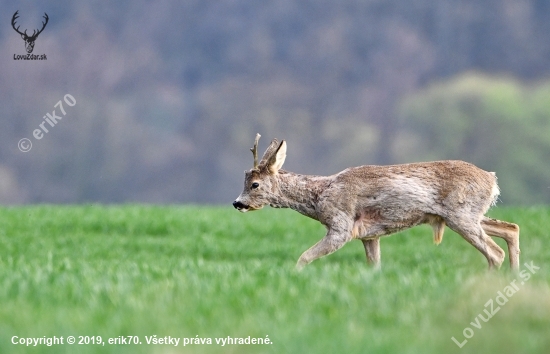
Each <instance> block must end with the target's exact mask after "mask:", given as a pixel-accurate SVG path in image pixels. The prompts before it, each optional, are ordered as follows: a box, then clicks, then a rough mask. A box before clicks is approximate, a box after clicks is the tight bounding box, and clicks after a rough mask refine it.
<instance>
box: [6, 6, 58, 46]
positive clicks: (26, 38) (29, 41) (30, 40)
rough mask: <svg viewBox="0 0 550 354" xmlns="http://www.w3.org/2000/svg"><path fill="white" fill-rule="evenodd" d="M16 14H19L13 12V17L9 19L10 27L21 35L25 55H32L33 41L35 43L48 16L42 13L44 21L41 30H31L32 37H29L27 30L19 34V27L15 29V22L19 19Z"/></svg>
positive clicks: (46, 22)
mask: <svg viewBox="0 0 550 354" xmlns="http://www.w3.org/2000/svg"><path fill="white" fill-rule="evenodd" d="M18 12H19V10H17V11H15V13H14V14H13V17H12V18H11V26H12V27H13V29H14V30H15V32H17V33H19V34H20V35H21V38H23V40H24V41H25V49H26V50H27V53H29V54H30V53H32V50H33V49H34V41H36V38H37V37H38V35H39V34H40V33H42V31H43V30H44V28H45V27H46V25H47V24H48V19H49V18H48V14H47V13H45V12H44V19H45V20H46V21H45V22H42V28H41V29H35V30H33V32H32V35H30V36H29V35H28V34H27V30H25V32H21V31H19V27H20V26H17V28H15V21H16V20H17V19H18V18H19V15H18V14H17V13H18Z"/></svg>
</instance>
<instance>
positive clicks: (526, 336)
mask: <svg viewBox="0 0 550 354" xmlns="http://www.w3.org/2000/svg"><path fill="white" fill-rule="evenodd" d="M491 216H493V217H496V218H500V219H503V220H508V221H512V222H515V223H518V224H519V225H520V226H521V230H522V231H521V232H522V234H521V235H522V236H521V249H522V254H521V264H522V269H524V266H523V264H524V263H525V262H531V261H532V262H533V263H534V264H535V265H537V266H539V267H540V270H539V271H537V272H536V273H535V274H533V275H532V277H531V279H529V280H528V281H525V283H524V284H523V285H521V286H520V288H519V290H518V291H517V293H516V294H514V295H513V296H512V297H510V298H509V301H508V302H507V303H506V304H504V305H503V306H500V307H501V308H500V310H499V311H498V312H497V313H496V314H495V315H494V317H493V318H491V319H490V320H489V321H488V322H487V323H485V322H483V321H481V322H480V324H481V326H482V328H481V329H477V328H475V327H473V326H472V325H471V324H470V322H472V321H474V322H475V318H476V316H477V315H478V314H479V313H482V314H483V315H484V313H483V310H484V309H485V307H484V304H485V303H487V301H488V300H490V299H495V297H496V295H497V291H503V289H504V288H505V287H506V286H507V285H509V284H510V282H511V281H512V280H514V279H516V278H517V279H519V278H518V276H516V275H514V274H512V273H510V272H509V266H508V263H505V265H504V266H503V267H502V269H501V270H499V271H497V272H487V270H486V267H487V263H486V261H485V259H484V257H483V256H482V255H481V254H480V253H479V252H478V251H476V250H475V249H474V248H473V247H472V246H470V245H469V244H468V243H467V242H465V241H464V240H463V239H462V238H460V237H459V236H457V235H456V234H454V233H453V232H451V231H450V230H448V229H447V230H446V233H445V236H444V238H443V242H442V244H441V245H439V246H434V245H433V244H432V235H431V230H430V229H429V228H428V227H424V226H421V227H417V228H414V229H412V230H409V231H407V232H403V233H400V234H397V235H393V236H391V237H389V238H384V239H383V240H382V242H381V245H382V270H381V271H379V272H376V271H373V270H371V269H369V268H368V267H367V265H366V262H365V256H364V253H363V249H362V244H361V242H359V241H353V242H350V243H349V244H348V245H346V246H345V247H344V248H343V249H341V250H340V251H338V252H336V253H335V254H333V255H330V256H328V257H325V258H323V259H320V260H317V261H315V262H313V263H312V264H310V265H309V266H307V267H306V268H305V269H304V270H303V271H302V272H296V271H295V270H294V265H295V262H296V261H297V259H298V257H299V256H300V254H301V253H302V252H303V251H304V250H306V249H307V248H308V247H310V246H311V245H313V244H314V243H315V242H317V241H318V240H319V239H320V238H321V237H322V236H323V235H324V228H323V227H322V226H321V225H320V224H319V223H317V222H315V221H313V220H310V219H307V218H306V217H303V216H301V215H299V214H298V213H295V212H292V211H289V210H273V209H269V208H267V209H265V210H263V211H259V212H253V213H247V214H241V213H238V212H236V211H234V210H232V209H231V208H229V207H227V208H214V207H197V206H182V207H176V206H139V205H137V206H136V205H127V206H29V207H14V208H2V209H1V213H0V352H1V353H443V352H444V353H483V352H484V353H497V352H498V353H547V352H548V348H550V336H549V335H548V333H549V332H548V329H549V328H550V286H549V284H550V271H549V265H550V252H549V251H548V247H547V245H548V244H550V209H548V208H543V207H539V208H525V209H498V208H497V209H494V210H493V211H492V212H491ZM496 241H497V243H499V245H501V247H504V248H505V244H504V243H503V242H501V241H502V240H500V239H497V240H496ZM506 262H508V259H506ZM520 280H521V279H520ZM516 283H519V281H517V282H516ZM495 305H496V303H495ZM485 317H486V316H485ZM465 327H470V328H472V330H473V333H474V336H473V337H472V338H470V339H469V340H468V342H467V343H466V344H465V345H464V347H463V348H462V349H459V348H458V346H457V345H456V344H454V342H453V341H452V340H451V337H453V336H454V337H455V338H456V339H457V340H458V341H459V342H461V341H463V340H464V335H463V330H464V328H465ZM70 335H72V336H76V337H77V339H78V336H81V335H82V336H101V337H102V338H103V340H104V341H106V340H107V339H108V338H110V337H118V336H128V335H133V336H139V339H140V340H141V341H142V343H143V344H142V345H105V346H100V345H99V346H98V345H91V344H90V345H68V344H65V345H60V346H52V347H47V346H39V347H25V346H23V345H13V344H11V340H12V337H13V336H18V337H43V336H46V337H50V336H58V337H59V336H63V337H65V338H66V337H67V336H70ZM152 335H157V337H165V336H172V337H178V338H183V337H187V338H191V337H192V338H196V336H197V335H198V337H202V338H212V341H214V344H212V345H190V346H186V347H182V346H181V341H182V340H181V339H180V346H178V347H174V346H168V345H156V346H155V345H147V344H145V336H152ZM266 335H267V336H269V339H270V340H271V341H272V342H273V344H270V345H229V346H224V347H221V346H219V345H216V344H215V338H217V337H227V336H231V337H247V336H251V337H257V338H265V337H266Z"/></svg>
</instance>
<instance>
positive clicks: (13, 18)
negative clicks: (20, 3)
mask: <svg viewBox="0 0 550 354" xmlns="http://www.w3.org/2000/svg"><path fill="white" fill-rule="evenodd" d="M18 12H19V10H17V11H15V13H14V14H13V17H12V18H11V26H12V27H13V29H14V30H15V32H17V33H19V34H20V35H23V32H21V31H19V27H21V26H17V28H15V20H17V19H18V18H19V16H18V15H17V13H18ZM25 32H26V31H25Z"/></svg>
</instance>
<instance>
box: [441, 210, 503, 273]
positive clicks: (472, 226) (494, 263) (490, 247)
mask: <svg viewBox="0 0 550 354" xmlns="http://www.w3.org/2000/svg"><path fill="white" fill-rule="evenodd" d="M446 222H447V225H449V227H450V228H451V229H452V230H453V231H455V232H456V233H458V234H459V235H460V236H462V237H463V238H464V239H465V240H466V241H468V242H469V243H470V244H471V245H472V246H474V247H475V248H477V250H478V251H480V252H481V253H482V254H483V255H484V256H485V258H487V262H488V263H489V269H492V268H495V267H496V268H500V266H501V265H502V262H503V261H504V256H505V254H504V251H503V250H502V248H500V247H499V246H498V245H497V244H496V243H495V241H493V240H492V239H491V238H490V237H489V236H487V234H486V233H485V231H484V230H483V228H482V227H481V224H480V222H479V221H468V220H449V219H447V220H446Z"/></svg>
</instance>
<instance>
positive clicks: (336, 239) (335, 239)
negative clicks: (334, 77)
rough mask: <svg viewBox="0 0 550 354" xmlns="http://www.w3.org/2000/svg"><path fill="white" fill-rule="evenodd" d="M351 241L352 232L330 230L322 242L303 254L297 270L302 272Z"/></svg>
mask: <svg viewBox="0 0 550 354" xmlns="http://www.w3.org/2000/svg"><path fill="white" fill-rule="evenodd" d="M351 239H352V237H351V231H347V230H342V231H336V230H334V229H329V230H328V232H327V234H326V236H325V237H323V238H322V239H321V241H319V242H317V243H316V244H315V245H313V246H312V247H311V248H309V249H308V250H307V251H305V252H304V253H302V255H301V256H300V259H298V263H297V264H296V269H298V270H301V269H302V268H304V267H305V266H306V265H307V264H309V263H311V262H313V261H314V260H316V259H317V258H321V257H323V256H326V255H328V254H331V253H333V252H336V251H337V250H339V249H340V248H342V246H344V245H345V244H346V242H348V241H349V240H351Z"/></svg>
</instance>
